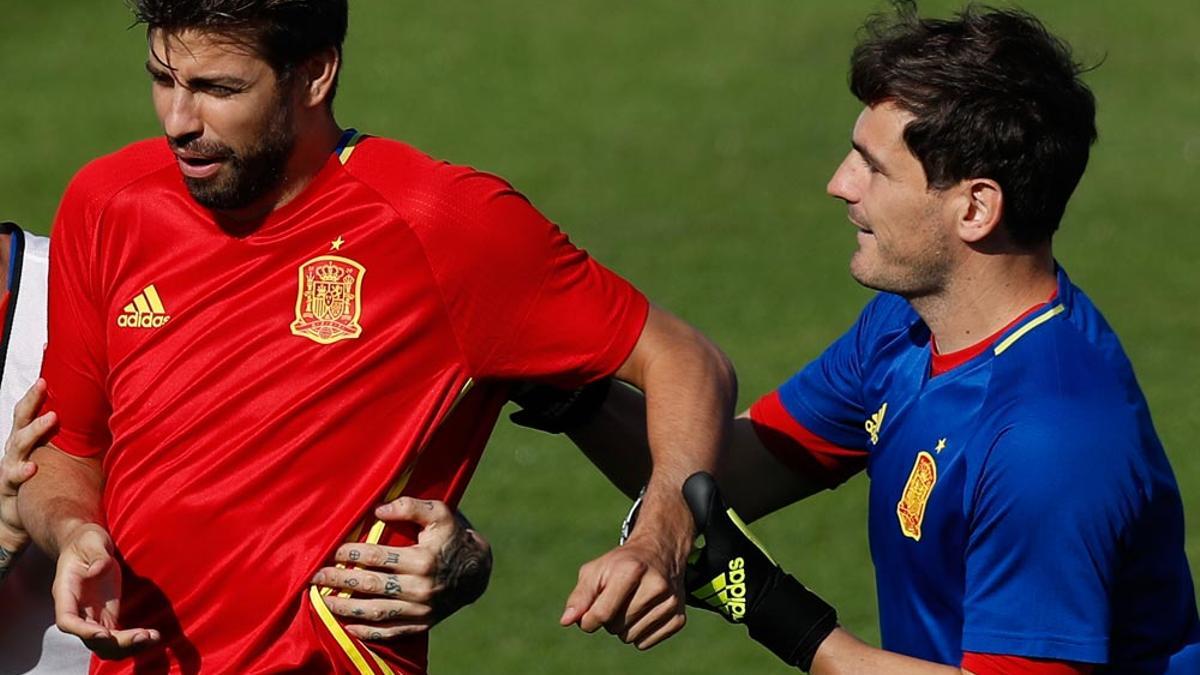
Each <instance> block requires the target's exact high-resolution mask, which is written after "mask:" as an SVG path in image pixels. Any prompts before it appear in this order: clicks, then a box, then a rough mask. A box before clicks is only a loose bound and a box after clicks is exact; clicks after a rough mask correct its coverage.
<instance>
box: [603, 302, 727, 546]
mask: <svg viewBox="0 0 1200 675" xmlns="http://www.w3.org/2000/svg"><path fill="white" fill-rule="evenodd" d="M651 321H654V322H657V325H656V326H654V329H655V330H654V333H653V335H654V336H655V340H656V342H657V343H658V344H655V345H652V347H653V348H652V349H651V350H650V351H649V354H650V356H649V357H648V358H645V359H642V360H641V361H640V362H639V363H638V364H636V366H635V367H634V368H632V369H630V371H629V372H626V369H625V368H623V369H622V372H619V373H618V377H619V378H621V379H626V380H627V381H629V382H631V383H632V384H634V385H636V386H638V387H639V388H640V389H641V390H642V391H644V392H645V407H646V433H647V439H648V441H649V446H650V462H651V464H650V475H649V478H648V480H647V482H646V493H645V500H644V501H643V504H642V512H641V515H640V517H639V523H641V527H642V528H646V529H648V530H654V529H662V530H667V531H669V532H672V533H673V534H674V535H675V536H676V538H677V539H678V542H677V543H678V545H679V546H680V547H681V548H682V554H681V555H686V549H688V548H690V545H691V530H692V528H691V514H690V513H689V512H688V510H687V506H686V504H685V503H684V501H683V499H682V496H681V492H680V490H681V488H682V486H683V483H684V481H685V480H687V478H688V476H690V475H692V474H693V473H695V472H697V471H707V472H714V471H716V467H717V464H718V463H719V458H720V454H721V450H722V448H723V447H724V445H725V443H726V441H727V440H728V436H729V427H730V422H731V420H732V419H733V405H734V400H735V399H736V397H737V382H736V377H735V375H734V372H733V367H732V365H731V364H730V363H729V361H728V359H726V358H725V355H724V354H722V353H721V352H720V350H719V349H717V348H716V346H715V345H713V344H712V343H711V342H709V341H708V339H707V338H705V337H704V336H703V335H701V334H700V333H699V331H696V330H695V329H694V328H691V327H690V326H688V325H687V324H685V323H684V322H682V321H680V320H679V319H676V318H675V317H672V316H670V315H669V314H666V313H663V312H659V313H656V314H652V316H651ZM636 535H637V530H636V529H635V530H634V536H636Z"/></svg>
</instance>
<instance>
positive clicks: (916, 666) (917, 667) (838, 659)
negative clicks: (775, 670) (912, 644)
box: [810, 628, 970, 675]
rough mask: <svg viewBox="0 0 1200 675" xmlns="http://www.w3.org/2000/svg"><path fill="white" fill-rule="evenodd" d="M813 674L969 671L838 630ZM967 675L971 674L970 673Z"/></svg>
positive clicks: (925, 674)
mask: <svg viewBox="0 0 1200 675" xmlns="http://www.w3.org/2000/svg"><path fill="white" fill-rule="evenodd" d="M810 672H811V673H812V674H813V675H867V674H868V673H895V674H896V675H963V674H964V673H967V671H964V670H962V669H961V668H956V667H954V666H944V665H941V664H938V663H931V662H929V661H922V660H920V659H914V658H912V657H909V656H904V655H902V654H896V653H894V652H888V651H884V650H882V649H878V648H876V647H872V646H870V645H868V644H866V643H865V642H862V641H861V640H859V639H858V638H856V637H854V636H853V635H851V634H850V632H849V631H846V630H844V629H841V628H838V629H836V630H834V631H833V633H831V634H830V635H829V637H827V638H825V641H824V642H822V643H821V646H820V647H819V648H818V649H817V654H816V656H815V657H814V658H813V664H812V670H811V671H810ZM967 675H970V674H969V673H967Z"/></svg>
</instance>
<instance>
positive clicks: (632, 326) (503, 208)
mask: <svg viewBox="0 0 1200 675" xmlns="http://www.w3.org/2000/svg"><path fill="white" fill-rule="evenodd" d="M447 198H448V199H451V200H453V201H454V210H455V212H456V213H457V214H458V218H459V219H460V222H458V223H456V224H455V225H454V227H453V229H452V230H451V231H452V232H453V233H457V236H456V237H454V238H453V239H451V238H449V237H447V236H444V235H443V236H440V237H437V236H434V237H430V238H429V239H428V240H427V244H429V245H431V248H432V249H433V250H431V251H430V255H431V260H432V262H433V264H434V273H435V276H437V277H438V280H439V285H441V286H442V288H443V289H445V292H446V297H445V301H446V303H447V306H448V308H449V312H450V315H451V321H452V322H453V324H454V327H455V333H456V335H457V336H458V339H459V341H460V346H461V348H462V350H463V351H464V352H465V354H466V358H467V361H468V363H469V364H470V367H471V370H472V371H473V372H472V375H473V376H475V377H478V378H492V379H508V380H516V379H521V380H536V381H543V382H547V383H549V384H555V385H558V386H563V387H575V386H579V385H582V384H585V383H587V382H590V381H593V380H597V379H600V378H602V377H606V376H608V375H611V374H613V373H614V372H616V370H617V369H618V368H620V366H621V365H622V364H623V363H624V362H625V359H626V358H627V357H628V356H629V354H630V352H632V350H633V347H634V345H635V344H636V342H637V340H638V338H639V337H640V336H641V332H642V329H643V327H644V325H645V322H646V317H647V314H648V312H649V304H648V302H647V300H646V298H645V297H644V296H643V295H642V294H641V293H640V292H639V291H637V289H635V288H634V287H633V286H632V285H631V284H630V283H629V282H627V281H625V280H624V279H622V278H621V277H620V276H618V275H616V274H615V273H613V272H612V271H610V270H608V269H606V268H605V267H604V266H602V265H600V264H599V263H597V262H596V261H595V260H594V259H592V257H591V256H590V255H588V254H587V252H585V251H583V250H582V249H580V248H578V247H576V246H575V245H574V244H572V243H571V241H570V239H568V237H567V236H566V235H565V234H564V233H563V232H562V231H561V230H560V229H559V228H558V227H557V226H555V225H554V224H553V223H551V222H550V221H549V220H547V219H546V218H545V217H544V216H543V215H542V214H541V213H539V212H538V210H537V209H535V208H534V207H533V205H531V204H530V203H529V201H528V200H527V199H526V198H525V197H524V196H523V195H521V194H520V193H518V192H517V191H516V190H514V189H513V188H512V187H511V186H509V185H508V184H507V183H506V182H504V181H503V180H501V179H499V178H497V177H495V176H491V175H489V174H485V173H479V172H470V173H466V174H464V175H462V176H459V177H458V178H456V179H455V181H454V182H453V184H452V186H451V189H450V191H449V193H448V195H447Z"/></svg>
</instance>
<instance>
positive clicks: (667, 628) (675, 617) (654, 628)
mask: <svg viewBox="0 0 1200 675" xmlns="http://www.w3.org/2000/svg"><path fill="white" fill-rule="evenodd" d="M686 624H687V616H686V615H684V613H683V612H682V611H680V612H678V613H671V612H667V613H664V615H663V617H662V620H661V621H659V622H653V623H650V624H647V628H646V634H644V635H641V636H639V637H637V638H632V637H631V638H630V639H628V640H626V642H629V643H631V644H633V646H635V647H637V648H638V649H640V650H642V651H645V650H647V649H650V648H651V647H653V646H654V645H657V644H658V643H660V642H662V641H663V640H666V639H667V638H669V637H671V636H672V635H674V634H676V633H678V632H679V631H681V630H683V627H684V625H686Z"/></svg>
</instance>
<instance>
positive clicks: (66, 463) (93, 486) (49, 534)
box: [17, 445, 103, 557]
mask: <svg viewBox="0 0 1200 675" xmlns="http://www.w3.org/2000/svg"><path fill="white" fill-rule="evenodd" d="M32 461H34V462H35V463H37V465H38V472H37V474H36V475H35V476H34V477H33V478H31V479H30V480H29V481H28V482H26V483H25V484H24V485H23V486H22V487H21V491H20V494H19V496H18V501H17V504H18V508H19V510H20V514H21V520H22V522H23V523H24V524H25V527H26V529H27V530H28V532H29V536H30V537H31V538H32V539H33V541H34V542H35V543H36V544H37V545H38V546H39V547H40V548H41V549H42V550H44V551H46V553H47V554H49V555H51V556H55V557H56V556H57V555H58V552H59V546H60V543H61V542H63V541H64V540H65V539H66V537H67V535H69V534H70V533H71V532H72V531H74V530H75V528H77V527H79V526H80V525H84V524H87V523H97V524H102V523H103V520H102V517H101V512H100V495H101V485H102V473H101V469H100V463H99V461H98V460H92V459H81V458H77V457H73V456H71V455H68V454H66V453H64V452H62V451H61V450H59V449H57V448H55V447H53V446H51V445H47V446H42V447H39V448H38V449H37V450H35V451H34V454H33V456H32Z"/></svg>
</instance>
